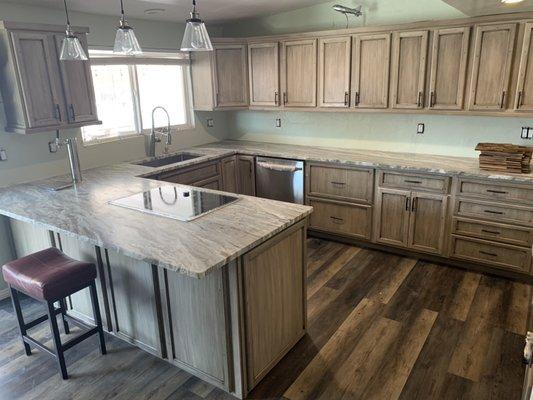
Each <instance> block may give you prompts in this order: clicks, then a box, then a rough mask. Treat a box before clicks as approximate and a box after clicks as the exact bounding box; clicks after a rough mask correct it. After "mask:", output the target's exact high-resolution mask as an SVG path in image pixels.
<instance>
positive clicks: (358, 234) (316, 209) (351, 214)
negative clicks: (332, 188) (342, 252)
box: [308, 199, 372, 240]
mask: <svg viewBox="0 0 533 400" xmlns="http://www.w3.org/2000/svg"><path fill="white" fill-rule="evenodd" d="M308 204H309V205H310V206H312V207H313V213H312V214H311V217H310V220H309V228H310V229H314V230H319V231H324V232H330V233H334V234H341V235H345V236H350V237H354V238H357V239H366V240H370V233H371V230H372V206H370V205H363V204H347V203H342V202H338V201H333V200H317V199H309V200H308Z"/></svg>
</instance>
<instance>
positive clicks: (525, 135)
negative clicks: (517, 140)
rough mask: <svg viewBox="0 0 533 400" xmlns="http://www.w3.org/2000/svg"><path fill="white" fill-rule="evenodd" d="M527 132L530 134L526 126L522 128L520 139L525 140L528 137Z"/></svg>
mask: <svg viewBox="0 0 533 400" xmlns="http://www.w3.org/2000/svg"><path fill="white" fill-rule="evenodd" d="M529 132H531V130H530V129H529V128H528V127H527V126H523V127H522V133H521V134H520V137H521V138H522V139H527V138H528V137H529Z"/></svg>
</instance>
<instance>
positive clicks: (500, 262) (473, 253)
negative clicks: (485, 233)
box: [453, 237, 531, 272]
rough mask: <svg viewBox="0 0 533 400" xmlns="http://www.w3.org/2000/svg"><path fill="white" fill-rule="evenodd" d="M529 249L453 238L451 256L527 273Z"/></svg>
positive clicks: (529, 256)
mask: <svg viewBox="0 0 533 400" xmlns="http://www.w3.org/2000/svg"><path fill="white" fill-rule="evenodd" d="M530 251H531V249H529V248H520V247H514V246H507V245H503V244H499V243H495V242H490V241H485V240H479V241H475V240H471V239H463V238H460V237H454V239H453V256H454V257H455V258H460V259H464V260H469V261H480V262H483V263H487V264H491V265H494V266H498V267H503V268H507V269H514V270H520V271H522V272H529V269H530V264H531V255H530Z"/></svg>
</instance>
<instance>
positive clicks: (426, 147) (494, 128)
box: [227, 111, 533, 157]
mask: <svg viewBox="0 0 533 400" xmlns="http://www.w3.org/2000/svg"><path fill="white" fill-rule="evenodd" d="M277 118H279V119H281V127H280V128H277V127H276V119H277ZM227 122H228V129H229V132H230V133H229V137H230V138H231V139H241V140H256V141H265V142H282V143H291V144H302V145H306V144H310V145H315V146H331V147H349V148H356V149H366V150H385V151H397V152H413V153H429V154H440V155H450V156H465V157H476V156H477V155H478V153H477V152H476V151H475V150H474V148H475V146H476V144H478V143H479V142H501V143H514V144H521V145H533V141H531V140H523V139H520V133H521V128H522V126H530V125H532V124H533V119H531V118H501V117H474V116H468V117H467V116H465V117H462V116H446V115H427V114H424V115H422V114H391V113H349V112H296V111H291V112H277V111H235V112H232V113H229V115H228V121H227ZM418 123H424V124H425V132H424V133H423V134H417V124H418Z"/></svg>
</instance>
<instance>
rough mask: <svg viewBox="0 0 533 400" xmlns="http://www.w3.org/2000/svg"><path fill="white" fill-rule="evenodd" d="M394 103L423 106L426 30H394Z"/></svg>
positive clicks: (413, 106) (399, 106) (406, 106)
mask: <svg viewBox="0 0 533 400" xmlns="http://www.w3.org/2000/svg"><path fill="white" fill-rule="evenodd" d="M393 38H394V50H393V65H392V85H391V86H392V107H393V108H422V107H424V84H425V79H426V57H427V42H428V32H427V31H409V32H394V36H393Z"/></svg>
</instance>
